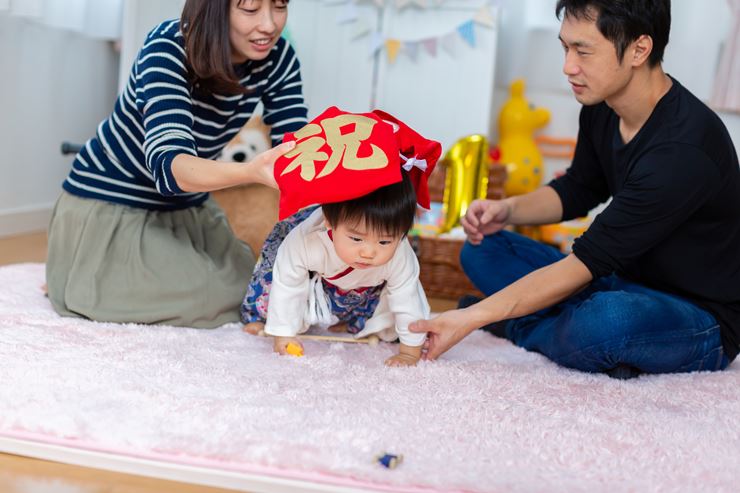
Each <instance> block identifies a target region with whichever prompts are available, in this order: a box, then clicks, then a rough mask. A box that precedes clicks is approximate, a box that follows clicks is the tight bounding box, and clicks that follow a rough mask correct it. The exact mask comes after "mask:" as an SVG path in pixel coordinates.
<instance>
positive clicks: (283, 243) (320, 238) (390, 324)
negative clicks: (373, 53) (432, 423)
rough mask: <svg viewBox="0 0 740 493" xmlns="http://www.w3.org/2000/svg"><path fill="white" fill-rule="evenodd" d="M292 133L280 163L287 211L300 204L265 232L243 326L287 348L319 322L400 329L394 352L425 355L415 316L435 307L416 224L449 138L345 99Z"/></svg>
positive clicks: (386, 333) (383, 331)
mask: <svg viewBox="0 0 740 493" xmlns="http://www.w3.org/2000/svg"><path fill="white" fill-rule="evenodd" d="M312 125H314V127H312ZM306 129H308V131H306ZM319 135H321V137H317V136H319ZM294 137H295V138H297V140H298V143H297V146H296V148H295V149H294V150H293V151H291V152H290V153H288V154H286V155H285V156H284V157H283V158H281V159H280V160H278V162H277V163H276V165H275V175H276V178H277V180H278V185H279V187H280V190H281V217H285V216H286V215H288V214H289V213H291V214H292V215H290V217H288V218H287V219H285V220H283V221H281V222H279V223H278V224H277V225H276V226H275V228H274V229H273V231H272V232H271V233H270V235H269V236H268V238H267V240H266V241H265V244H264V246H263V249H262V253H261V255H260V259H259V261H258V262H257V265H256V266H255V270H254V273H253V275H252V279H251V281H250V284H249V288H248V290H247V294H246V297H245V299H244V302H243V304H242V309H241V314H242V321H243V322H244V323H245V324H246V325H245V330H246V331H247V332H250V333H252V334H256V333H258V332H260V331H261V330H264V332H265V333H267V334H268V335H271V336H274V349H275V351H276V352H278V353H280V354H286V351H287V346H288V344H289V343H293V344H297V345H299V346H301V347H302V345H301V343H300V342H299V340H298V339H297V338H296V337H295V336H296V335H297V334H299V333H301V332H305V331H306V330H308V329H309V327H311V326H312V325H320V326H324V327H333V328H334V330H336V328H337V327H338V326H341V327H342V328H346V330H347V331H348V332H350V333H352V334H354V335H355V337H364V336H367V335H369V334H377V335H378V336H379V337H380V338H381V339H384V340H395V339H396V338H398V339H400V344H399V345H398V354H396V355H394V356H391V357H390V358H388V359H387V360H386V364H387V365H390V366H410V365H415V364H416V363H417V361H418V360H419V358H420V356H421V348H422V345H423V343H424V339H425V337H426V336H425V334H415V333H411V332H410V331H409V330H408V325H409V324H410V323H411V322H412V321H414V320H419V319H424V318H429V305H428V303H427V300H426V297H425V295H424V290H423V289H422V287H421V283H420V282H419V263H418V261H417V258H416V255H415V254H414V251H413V249H412V248H411V245H410V244H409V242H408V240H407V238H406V234H407V233H408V231H409V229H411V227H412V225H413V222H414V217H415V213H416V205H417V200H418V201H419V203H420V204H421V205H423V206H426V207H428V206H429V203H428V201H429V196H428V190H427V188H426V178H427V177H428V175H429V174H430V173H431V171H432V169H433V167H434V165H435V163H436V161H437V159H438V158H439V154H440V152H441V148H440V146H439V143H437V142H434V141H429V140H426V139H424V138H423V137H421V136H420V135H419V134H417V133H416V132H414V131H413V130H411V129H410V128H409V127H407V126H406V125H405V124H403V123H401V122H400V121H398V120H396V119H395V118H393V117H392V116H390V115H387V114H385V113H382V112H379V111H375V112H373V113H367V114H359V115H358V114H349V113H344V112H342V111H340V110H338V109H337V108H330V109H329V110H327V111H326V112H324V113H323V114H322V115H320V116H319V117H318V118H317V119H316V120H314V122H312V123H310V124H309V125H308V126H307V127H304V129H302V130H301V131H299V132H296V134H295V136H292V135H288V136H286V139H288V138H294ZM312 139H320V140H319V141H315V140H314V141H313V142H311V140H312ZM319 144H321V145H319ZM307 154H308V155H310V158H311V159H307ZM337 154H338V157H337ZM333 160H336V161H333ZM295 161H299V162H301V163H302V164H301V166H294V163H295ZM309 162H310V165H312V166H313V168H312V169H311V170H309V171H310V172H308V173H306V172H305V166H308V164H307V163H309ZM321 164H324V166H323V167H321ZM317 165H318V166H317ZM332 166H333V167H334V168H333V169H331V170H330V173H327V174H323V175H322V173H324V171H325V170H327V169H328V168H330V167H332ZM325 178H331V180H329V179H325ZM291 179H292V180H293V181H290V180H291ZM317 203H318V204H321V205H320V206H316V205H313V206H310V207H305V206H306V205H307V204H317ZM301 206H304V207H305V208H303V209H300V210H298V212H294V210H295V209H299V208H300V207H301Z"/></svg>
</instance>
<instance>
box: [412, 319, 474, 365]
mask: <svg viewBox="0 0 740 493" xmlns="http://www.w3.org/2000/svg"><path fill="white" fill-rule="evenodd" d="M465 317H466V314H464V313H462V310H450V311H447V312H443V313H441V314H440V315H438V316H436V317H434V318H432V319H430V320H417V321H416V322H412V323H411V324H410V325H409V330H410V331H411V332H426V333H427V345H426V347H427V352H426V354H424V359H426V360H434V359H437V358H438V357H440V356H441V355H442V354H443V353H445V352H446V351H447V350H449V349H450V348H451V347H452V346H454V345H455V344H457V343H458V342H460V341H461V340H463V339H464V338H465V336H467V335H468V334H469V333H470V330H468V329H467V328H466V327H465V325H464V324H463V323H462V321H463V320H465Z"/></svg>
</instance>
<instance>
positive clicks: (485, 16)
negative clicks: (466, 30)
mask: <svg viewBox="0 0 740 493" xmlns="http://www.w3.org/2000/svg"><path fill="white" fill-rule="evenodd" d="M473 20H474V21H475V22H477V23H478V24H480V25H482V26H486V27H495V23H494V20H493V14H491V9H490V8H488V6H486V5H484V6H483V7H481V8H480V9H479V10H478V12H476V13H475V16H474V17H473Z"/></svg>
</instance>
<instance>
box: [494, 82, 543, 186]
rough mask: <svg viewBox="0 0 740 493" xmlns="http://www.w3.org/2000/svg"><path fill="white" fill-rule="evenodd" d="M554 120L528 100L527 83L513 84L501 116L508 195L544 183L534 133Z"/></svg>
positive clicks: (501, 150) (501, 148)
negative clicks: (526, 94)
mask: <svg viewBox="0 0 740 493" xmlns="http://www.w3.org/2000/svg"><path fill="white" fill-rule="evenodd" d="M549 121H550V112H549V111H548V110H546V109H544V108H535V107H533V106H532V105H530V104H529V103H528V102H527V100H526V99H525V98H524V80H523V79H517V80H515V81H514V82H512V83H511V88H510V98H509V100H508V101H507V102H506V103H505V104H504V106H503V108H501V113H500V114H499V122H498V125H499V135H500V141H499V145H498V147H499V156H498V161H499V162H501V163H502V164H504V165H505V166H506V171H507V174H508V178H507V180H506V183H505V184H504V190H505V191H506V195H507V196H511V195H519V194H523V193H527V192H531V191H532V190H535V189H537V188H538V187H539V186H540V182H541V181H542V154H541V153H540V151H539V149H538V148H537V144H536V143H535V140H534V132H535V131H536V130H537V129H539V128H542V127H544V126H545V125H546V124H547V123H548V122H549Z"/></svg>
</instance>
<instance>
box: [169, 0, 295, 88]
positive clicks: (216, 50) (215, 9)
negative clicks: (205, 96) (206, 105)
mask: <svg viewBox="0 0 740 493" xmlns="http://www.w3.org/2000/svg"><path fill="white" fill-rule="evenodd" d="M245 1H246V0H238V5H241V4H242V3H244V2H245ZM281 1H283V2H284V3H288V1H289V0H281ZM231 2H232V0H187V1H186V2H185V6H184V7H183V9H182V15H181V16H180V30H181V31H182V35H183V37H184V38H185V54H186V62H185V64H186V67H187V69H188V78H189V79H190V80H189V82H190V83H191V85H192V86H193V88H194V90H195V91H196V92H201V93H218V94H234V95H236V94H246V93H247V92H248V91H247V89H246V88H245V87H243V86H242V85H241V84H240V83H239V76H238V74H237V73H236V71H235V69H234V65H233V64H232V63H231V41H230V40H229V32H230V30H231V27H230V21H229V16H230V13H231Z"/></svg>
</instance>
